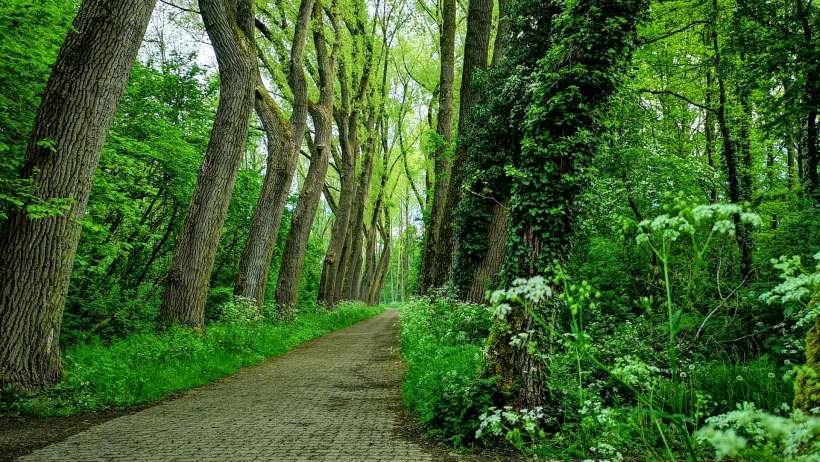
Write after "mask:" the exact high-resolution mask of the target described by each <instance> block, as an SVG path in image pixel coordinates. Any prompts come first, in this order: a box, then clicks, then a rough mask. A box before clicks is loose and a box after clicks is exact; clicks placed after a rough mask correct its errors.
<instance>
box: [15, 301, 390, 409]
mask: <svg viewBox="0 0 820 462" xmlns="http://www.w3.org/2000/svg"><path fill="white" fill-rule="evenodd" d="M382 310H383V308H381V307H368V306H364V305H360V304H345V305H343V306H341V307H340V308H338V309H336V310H334V311H322V310H311V311H307V312H301V313H299V314H298V316H297V317H296V319H295V320H293V321H291V322H277V323H269V322H256V323H222V324H212V325H210V326H208V329H207V332H206V333H205V335H198V334H196V333H194V332H192V331H191V330H189V329H171V330H168V331H166V332H161V333H151V334H135V335H131V336H128V337H126V338H123V339H120V340H115V341H114V342H112V343H111V344H110V345H102V344H100V343H96V344H94V343H91V344H85V345H78V346H73V347H70V348H69V349H67V350H66V351H65V352H64V354H63V366H64V369H65V375H64V379H63V381H62V382H61V383H59V384H58V385H57V386H56V387H54V388H53V389H50V390H48V391H46V392H43V393H41V394H38V395H34V396H30V395H14V396H9V392H8V391H7V392H6V396H5V397H3V400H2V402H0V404H2V405H3V406H4V407H5V408H6V409H3V412H4V413H16V414H25V415H35V416H56V415H63V416H64V415H71V414H75V413H78V412H84V411H98V410H102V409H109V408H122V407H127V406H133V405H136V404H142V403H148V402H152V401H157V400H161V399H163V398H165V397H167V396H169V395H171V394H173V393H175V392H178V391H181V390H187V389H190V388H194V387H197V386H200V385H204V384H206V383H209V382H212V381H214V380H216V379H219V378H221V377H225V376H227V375H230V374H232V373H234V372H236V371H237V370H238V369H239V368H241V367H243V366H248V365H251V364H255V363H258V362H261V361H262V360H264V359H265V358H269V357H273V356H279V355H282V354H284V353H285V352H287V351H288V350H290V349H291V348H293V347H294V346H296V345H299V344H301V343H303V342H305V341H308V340H311V339H313V338H316V337H320V336H322V335H324V334H326V333H328V332H330V331H333V330H337V329H341V328H343V327H347V326H350V325H352V324H355V323H356V322H358V321H361V320H363V319H367V318H369V317H372V316H374V315H376V314H378V313H380V312H381V311H382Z"/></svg>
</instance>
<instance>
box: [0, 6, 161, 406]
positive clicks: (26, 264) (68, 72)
mask: <svg viewBox="0 0 820 462" xmlns="http://www.w3.org/2000/svg"><path fill="white" fill-rule="evenodd" d="M154 3H155V0H135V1H130V2H121V1H113V0H86V1H84V2H83V4H82V6H81V7H80V10H79V13H78V14H77V17H76V18H75V20H74V27H73V28H72V29H71V30H70V31H69V33H68V35H67V36H66V39H65V41H64V42H63V45H62V47H61V48H60V52H59V54H58V56H57V61H56V63H55V64H54V68H53V70H52V73H51V76H50V78H49V80H48V83H47V84H46V87H45V89H44V91H43V97H42V103H41V104H40V109H39V110H38V112H37V116H36V119H35V123H34V129H33V131H32V134H31V140H30V141H29V144H28V147H27V150H26V158H25V162H24V164H23V167H22V170H21V172H20V175H21V177H23V178H30V179H32V180H33V182H34V185H35V191H36V192H37V196H38V197H39V198H42V199H44V200H50V199H66V200H67V201H68V205H67V208H66V210H65V211H64V213H63V214H61V215H59V216H51V217H46V218H39V219H38V218H32V217H30V216H28V215H27V214H26V211H25V210H23V209H19V210H15V211H13V212H12V213H11V214H10V216H9V219H8V220H7V221H6V223H5V226H4V230H3V238H2V239H1V241H2V242H1V243H0V388H2V386H4V385H6V384H13V385H16V386H19V387H21V388H24V389H31V390H33V389H39V388H43V387H48V386H51V385H54V384H55V383H57V382H58V381H59V380H60V377H61V374H62V367H61V363H60V348H59V342H60V326H61V324H62V316H63V307H64V304H65V298H66V294H67V292H68V282H69V278H70V276H71V269H72V267H73V264H74V255H75V253H76V250H77V244H78V242H79V238H80V221H81V220H82V218H83V215H84V214H85V208H86V204H87V203H88V196H89V193H90V191H91V181H92V178H93V176H94V170H95V169H96V168H97V164H98V162H99V158H100V150H101V149H102V147H103V144H104V143H105V139H106V135H107V133H108V130H109V129H110V128H111V124H112V123H113V120H114V116H115V114H116V111H117V106H118V105H119V101H120V98H121V97H122V94H123V92H124V90H125V86H126V84H127V83H128V77H129V75H130V73H131V67H132V65H133V63H134V60H135V58H136V56H137V51H138V50H139V46H140V43H142V38H143V35H144V34H145V29H146V27H147V26H148V21H149V19H150V17H151V12H152V11H153V9H154Z"/></svg>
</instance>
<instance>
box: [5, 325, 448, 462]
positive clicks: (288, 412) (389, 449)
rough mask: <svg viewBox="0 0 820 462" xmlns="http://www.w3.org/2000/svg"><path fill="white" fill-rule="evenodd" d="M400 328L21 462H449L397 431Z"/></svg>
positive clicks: (323, 347)
mask: <svg viewBox="0 0 820 462" xmlns="http://www.w3.org/2000/svg"><path fill="white" fill-rule="evenodd" d="M397 324H398V312H397V311H395V310H389V311H386V312H385V313H383V314H381V315H379V316H376V317H374V318H371V319H369V320H366V321H363V322H360V323H358V324H356V325H354V326H352V327H349V328H347V329H344V330H340V331H336V332H333V333H331V334H328V335H326V336H324V337H322V338H320V339H317V340H314V341H312V342H309V343H307V344H305V345H302V346H301V347H298V348H296V349H294V350H293V351H291V352H290V353H288V354H286V355H285V356H282V357H280V358H276V359H272V360H269V361H266V362H264V363H262V364H260V365H257V366H253V367H249V368H246V369H243V370H242V371H240V372H239V373H238V374H236V375H234V376H232V377H230V378H227V379H225V380H222V381H219V382H217V383H214V384H211V385H208V386H206V387H203V388H199V389H196V390H193V391H191V392H189V393H187V394H186V395H185V396H183V397H181V398H179V399H176V400H173V401H168V402H166V403H163V404H160V405H157V406H154V407H151V408H149V409H146V410H144V411H141V412H138V413H136V414H131V415H127V416H123V417H118V418H116V419H113V420H110V421H108V422H105V423H103V424H101V425H98V426H96V427H92V428H90V429H88V430H86V431H84V432H82V433H78V434H76V435H73V436H70V437H69V438H68V439H66V440H64V441H62V442H60V443H56V444H53V445H51V446H47V447H45V448H42V449H39V450H37V451H34V452H33V453H31V454H29V455H27V456H24V457H22V458H21V459H19V460H21V461H38V462H46V461H135V460H138V461H149V462H153V461H338V462H371V461H395V462H404V461H414V462H415V461H433V460H436V461H438V460H442V457H440V456H436V455H433V452H430V451H429V450H428V449H427V448H424V447H422V446H420V445H419V444H417V443H416V442H414V441H413V439H412V438H407V437H404V436H402V435H401V434H400V433H401V432H399V431H397V430H398V429H399V427H400V417H399V415H400V409H401V402H400V398H399V385H400V382H401V374H402V369H401V363H400V360H399V357H398V351H397V350H398V342H397V338H398V326H397ZM447 458H449V457H447Z"/></svg>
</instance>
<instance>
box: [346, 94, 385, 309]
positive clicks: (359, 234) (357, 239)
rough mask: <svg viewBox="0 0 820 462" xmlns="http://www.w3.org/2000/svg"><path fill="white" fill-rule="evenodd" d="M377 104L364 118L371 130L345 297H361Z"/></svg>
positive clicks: (353, 220) (358, 189)
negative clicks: (366, 210) (366, 211)
mask: <svg viewBox="0 0 820 462" xmlns="http://www.w3.org/2000/svg"><path fill="white" fill-rule="evenodd" d="M376 111H377V110H376V108H375V107H371V109H370V113H369V114H368V117H367V121H366V122H365V130H366V132H367V134H368V137H367V141H366V143H365V148H364V153H363V158H362V166H361V170H360V173H359V178H358V181H357V184H356V195H355V199H354V201H353V204H354V206H355V207H356V209H355V210H354V211H353V213H352V217H351V226H350V252H349V256H348V257H347V260H346V261H345V262H344V264H343V265H342V268H343V272H344V274H343V276H342V287H341V288H340V291H341V292H340V293H341V295H340V297H341V298H343V299H349V300H353V299H358V298H359V287H360V286H361V271H362V248H363V246H362V244H363V241H362V239H363V236H364V218H365V204H366V203H367V197H368V193H369V191H370V183H371V177H372V176H373V160H374V157H375V154H376V153H375V151H376V126H377V123H376V118H377V117H380V116H377V115H376Z"/></svg>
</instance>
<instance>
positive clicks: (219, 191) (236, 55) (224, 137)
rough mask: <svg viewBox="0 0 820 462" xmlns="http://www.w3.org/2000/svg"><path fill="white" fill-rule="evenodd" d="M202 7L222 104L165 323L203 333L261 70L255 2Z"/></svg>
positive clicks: (204, 2)
mask: <svg viewBox="0 0 820 462" xmlns="http://www.w3.org/2000/svg"><path fill="white" fill-rule="evenodd" d="M199 8H200V10H201V12H202V19H203V22H204V23H205V29H206V30H207V32H208V36H209V37H210V39H211V42H212V43H213V46H214V52H215V53H216V59H217V64H218V65H219V74H220V93H219V106H218V108H217V111H216V117H215V119H214V127H213V130H212V131H211V139H210V141H209V143H208V150H207V151H206V153H205V158H204V160H203V163H202V167H201V168H200V171H199V176H198V177H197V185H196V189H195V190H194V194H193V198H192V199H191V205H190V208H189V209H188V215H187V217H186V219H185V224H184V225H183V227H182V231H181V233H180V236H179V239H178V241H177V245H176V249H175V251H174V260H173V263H172V264H171V268H170V270H169V273H168V282H167V289H166V291H165V300H164V303H163V305H162V308H161V310H160V319H161V320H162V322H164V323H174V322H177V323H180V324H183V325H187V326H191V327H193V328H195V329H198V330H202V329H204V328H205V319H204V311H205V298H206V295H207V290H208V281H209V280H210V276H211V269H212V268H213V264H214V257H215V255H216V250H217V247H218V245H219V239H220V237H221V235H222V225H223V224H224V222H225V217H226V214H227V212H228V206H229V205H230V199H231V194H232V192H233V187H234V183H235V182H236V173H237V170H238V168H239V163H240V161H241V160H242V154H243V153H244V151H245V144H246V142H247V139H248V125H249V122H250V116H251V111H252V110H253V104H254V90H255V88H256V82H257V75H258V71H257V67H256V55H255V49H256V48H255V39H254V35H253V31H254V2H253V1H252V0H200V2H199Z"/></svg>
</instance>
